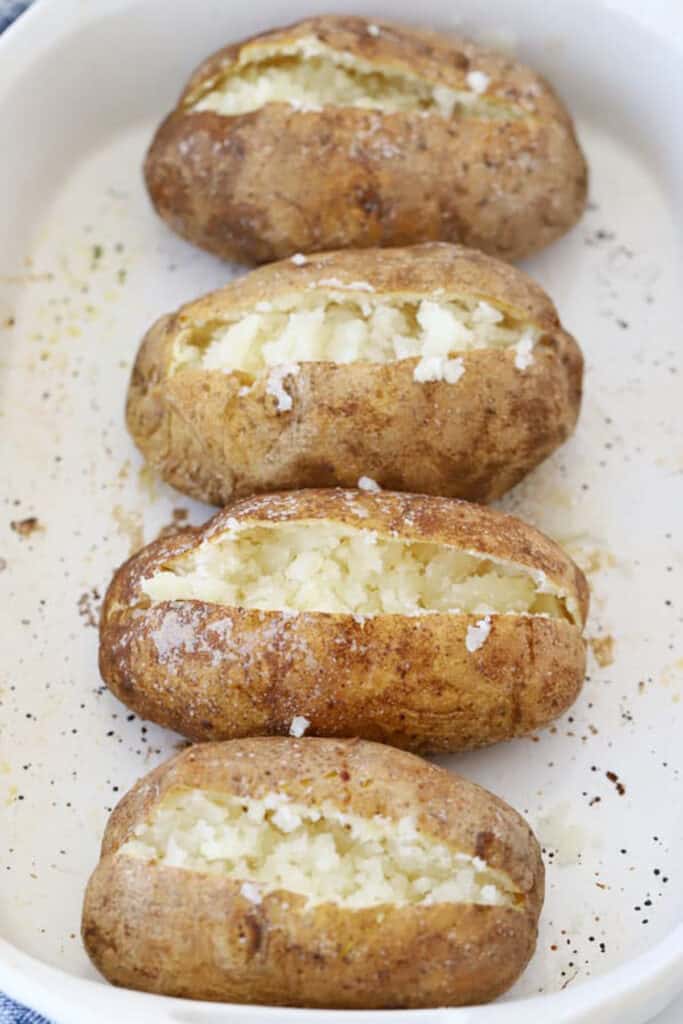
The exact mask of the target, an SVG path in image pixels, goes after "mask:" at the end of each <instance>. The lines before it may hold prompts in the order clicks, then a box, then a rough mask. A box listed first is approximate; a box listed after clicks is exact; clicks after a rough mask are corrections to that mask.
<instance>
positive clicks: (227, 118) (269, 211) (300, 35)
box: [144, 17, 587, 263]
mask: <svg viewBox="0 0 683 1024" xmlns="http://www.w3.org/2000/svg"><path fill="white" fill-rule="evenodd" d="M144 174H145V180H146V183H147V188H148V191H149V194H150V197H151V200H152V203H153V204H154V207H155V208H156V210H157V212H158V213H159V214H160V215H161V217H163V219H164V220H165V221H166V222H167V224H169V226H170V227H172V228H173V229H174V230H175V231H177V232H178V233H179V234H180V235H182V236H183V237H184V238H187V239H188V240H189V241H191V242H193V243H194V244H195V245H199V246H201V247H202V248H204V249H208V250H209V251H210V252H213V253H216V255H218V256H221V257H223V258H224V259H230V260H239V261H243V262H247V263H265V262H269V261H271V260H277V259H281V258H283V257H285V256H290V255H292V254H293V253H296V252H312V251H319V250H324V249H335V248H349V247H355V248H365V247H368V246H379V245H382V246H384V245H410V244H413V243H415V242H425V241H446V242H462V243H464V244H466V245H471V246H474V247H476V248H479V249H483V250H484V251H486V252H489V253H491V254H493V255H496V256H500V257H502V258H504V259H507V260H517V259H521V258H522V257H524V256H528V255H529V254H530V253H532V252H534V251H536V250H538V249H540V248H542V247H543V246H544V245H547V244H548V243H549V242H552V241H553V239H555V238H557V237H558V236H560V235H562V234H564V233H565V232H566V231H567V230H568V229H569V228H570V227H571V226H572V225H573V224H574V222H575V221H576V220H577V219H578V217H579V216H580V214H581V212H582V210H583V208H584V204H585V199H586V183H587V171H586V163H585V160H584V158H583V154H582V153H581V150H580V148H579V144H578V142H577V139H576V136H575V134H574V128H573V125H572V121H571V118H570V116H569V114H568V113H567V111H566V110H565V108H564V107H563V105H562V103H561V102H560V101H559V99H558V98H557V96H556V95H555V93H554V92H553V91H552V89H551V88H550V86H549V85H548V84H547V83H546V82H545V81H544V80H543V79H542V78H541V77H540V76H539V75H537V74H536V73H535V72H533V71H532V70H531V69H530V68H527V67H525V66H524V65H522V64H519V63H517V62H516V61H513V60H511V59H509V58H507V57H504V56H501V55H499V54H496V53H493V52H492V51H490V50H487V49H484V48H482V47H481V46H478V45H477V44H475V43H473V42H469V41H466V40H464V39H460V38H457V37H455V36H450V35H447V34H445V33H440V34H438V35H437V34H436V33H434V32H426V31H422V30H416V29H412V28H408V27H406V26H401V25H396V24H389V23H386V22H384V21H376V22H369V21H367V20H366V19H364V18H354V17H320V18H309V19H307V20H306V21H302V22H299V23H298V24H296V25H292V26H290V27H288V28H282V29H278V30H275V31H272V32H267V33H264V34H262V35H259V36H255V37H254V38H252V39H248V40H246V41H244V42H241V43H236V44H233V45H230V46H227V47H225V48H224V49H222V50H220V51H219V52H218V53H216V54H215V55H214V56H212V57H209V59H208V60H206V61H205V62H204V63H203V64H202V65H201V66H200V67H199V68H198V69H197V70H196V71H195V72H194V74H193V75H192V77H191V78H190V81H189V82H188V84H187V86H186V87H185V89H184V91H183V93H182V95H181V96H180V99H179V101H178V104H177V106H176V107H175V109H174V110H173V111H172V112H171V114H169V116H168V117H167V118H166V119H165V121H163V123H162V124H161V126H160V127H159V129H158V130H157V132H156V135H155V136H154V139H153V141H152V144H151V146H150V149H149V152H148V153H147V157H146V160H145V166H144Z"/></svg>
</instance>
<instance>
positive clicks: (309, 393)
mask: <svg viewBox="0 0 683 1024" xmlns="http://www.w3.org/2000/svg"><path fill="white" fill-rule="evenodd" d="M582 373H583V359H582V356H581V352H580V350H579V348H578V346H577V344H576V342H575V341H574V339H573V338H572V337H571V336H570V335H569V334H567V333H566V331H564V330H563V328H562V325H561V324H560V322H559V319H558V316H557V312H556V310H555V307H554V306H553V304H552V302H551V301H550V299H549V298H548V297H547V295H545V293H544V292H543V291H542V290H541V289H540V288H539V287H538V285H536V284H535V283H534V282H533V281H532V280H531V279H530V278H528V277H527V276H526V275H525V274H523V273H522V272H521V271H519V270H516V269H515V268H513V267H511V266H509V265H507V264H504V263H502V262H500V261H498V260H494V259H492V258H491V257H487V256H485V255H483V254H482V253H478V252H474V251H472V250H468V249H464V248H462V247H460V246H451V245H446V244H438V243H433V244H427V245H421V246H414V247H412V248H408V249H373V250H360V251H355V252H335V253H326V254H323V255H318V256H315V257H311V258H310V259H309V258H307V257H304V256H300V257H299V258H297V259H295V260H287V261H284V262H282V263H279V264H274V265H271V266H269V267H264V268H262V269H260V270H256V271H253V272H252V273H251V274H248V275H247V276H246V277H243V278H241V279H239V280H236V281H233V282H232V283H230V284H228V285H227V286H226V287H225V288H222V289H220V290H219V291H216V292H213V293H211V294H209V295H206V296H204V297H203V298H200V299H197V300H196V301H194V302H190V303H188V304H187V305H185V306H183V307H182V308H181V309H180V310H178V312H177V313H175V314H173V315H171V316H165V317H162V318H161V319H160V320H159V321H157V323H156V324H155V325H154V326H153V327H152V328H151V329H150V331H149V332H148V333H147V335H146V337H145V338H144V340H143V342H142V346H141V348H140V351H139V353H138V357H137V360H136V363H135V367H134V370H133V373H132V378H131V383H130V389H129V393H128V404H127V421H128V427H129V430H130V432H131V434H132V436H133V438H134V439H135V441H136V443H137V445H138V447H139V448H140V450H141V451H142V452H143V454H144V455H145V457H146V459H147V460H148V461H149V463H150V464H151V465H152V466H153V467H155V468H156V469H157V470H158V471H159V472H160V474H161V476H162V477H163V478H164V479H165V480H166V481H167V482H168V483H170V484H172V485H173V486H175V487H177V488H178V489H179V490H181V491H184V492H186V493H187V494H190V495H192V496H193V497H195V498H199V499H200V500H203V501H207V502H209V503H212V504H216V505H226V504H228V503H229V502H230V501H232V500H234V499H235V498H238V497H243V496H246V495H248V494H252V493H258V492H268V491H277V490H285V489H297V488H302V487H335V486H340V487H355V486H356V485H357V482H358V480H359V479H360V478H361V477H363V476H366V477H369V478H370V479H372V480H375V481H376V482H378V483H379V484H380V485H381V486H382V487H385V488H387V489H391V490H401V491H411V492H415V493H422V494H442V495H446V496H451V497H459V498H466V499H468V500H470V501H490V500H493V499H494V498H497V497H499V496H500V495H501V494H502V493H503V492H505V491H506V490H508V489H509V488H510V487H512V486H513V485H514V484H516V483H517V482H518V481H519V480H521V479H522V477H524V476H525V475H526V474H527V473H528V472H529V471H530V470H531V469H533V468H534V467H535V466H537V465H538V464H539V463H540V462H541V461H542V460H543V459H545V458H546V457H547V456H548V455H549V454H550V453H551V452H553V451H554V450H555V449H556V448H557V447H558V446H559V445H560V444H562V442H563V441H565V440H566V438H567V437H568V436H569V435H570V434H571V432H572V430H573V429H574V426H575V423H576V419H577V416H578V412H579V406H580V402H581V384H582Z"/></svg>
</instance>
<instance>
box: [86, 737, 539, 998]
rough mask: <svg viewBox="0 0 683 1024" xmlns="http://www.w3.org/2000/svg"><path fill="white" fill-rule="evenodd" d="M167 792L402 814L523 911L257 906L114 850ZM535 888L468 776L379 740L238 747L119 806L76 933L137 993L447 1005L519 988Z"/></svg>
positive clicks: (210, 880)
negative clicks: (489, 873) (493, 872)
mask: <svg viewBox="0 0 683 1024" xmlns="http://www.w3.org/2000/svg"><path fill="white" fill-rule="evenodd" d="M177 787H199V788H204V789H207V790H211V791H213V792H226V793H233V794H239V795H244V796H250V797H259V796H264V795H265V794H266V793H267V792H269V791H272V790H273V789H276V790H278V791H279V792H285V793H287V794H288V795H289V796H290V797H291V798H292V799H293V800H296V801H303V802H305V803H314V804H319V803H320V802H322V801H328V800H329V801H331V802H332V803H333V804H335V805H336V806H337V807H339V808H340V809H342V810H344V811H348V812H351V813H354V814H360V815H363V816H371V815H373V814H380V815H383V816H385V817H388V818H390V819H394V820H398V819H400V818H401V817H403V816H405V815H412V816H414V817H415V819H416V824H417V827H418V828H419V829H420V830H421V831H423V832H426V833H427V834H429V835H432V836H434V837H435V838H437V839H439V840H441V841H443V842H446V843H448V844H449V845H452V846H454V847H455V848H456V849H458V850H461V851H463V852H465V853H469V854H470V855H476V856H479V857H481V858H483V859H484V860H485V861H486V862H487V864H488V865H489V866H490V867H492V868H497V869H499V870H501V871H503V872H505V873H507V874H508V876H509V877H510V879H511V880H512V882H513V883H514V885H515V886H516V888H517V889H518V890H519V894H520V895H519V897H518V899H519V902H518V904H517V905H516V906H506V907H501V906H495V907H494V906H481V905H475V904H462V903H461V904H458V903H436V904H433V905H429V906H425V905H419V904H418V905H407V906H396V905H391V904H383V905H381V906H375V907H368V908H364V909H353V910H349V909H347V908H343V907H339V906H338V905H335V904H333V903H325V904H320V905H317V906H316V905H313V906H311V907H310V908H308V909H307V908H306V905H305V904H306V901H305V899H304V897H302V896H300V895H298V894H294V893H291V892H287V891H285V890H278V891H274V892H271V893H267V894H265V895H264V897H263V899H262V902H261V903H260V904H255V903H253V902H250V901H248V900H247V899H245V897H244V896H242V895H241V894H240V888H241V881H240V880H239V879H230V878H221V877H218V876H216V875H208V874H200V873H199V872H194V871H187V870H184V869H182V868H171V867H165V866H158V865H156V866H155V865H153V864H147V863H146V862H144V861H142V860H136V859H133V858H132V857H129V856H127V855H120V854H118V855H117V851H118V849H119V847H120V846H121V845H122V844H123V843H124V842H125V841H126V840H127V839H128V838H129V837H130V836H131V833H132V831H133V829H134V827H135V825H136V824H138V823H141V822H143V821H145V820H146V819H147V818H148V817H149V815H150V813H151V811H152V808H153V807H154V805H155V804H156V803H157V802H158V801H160V800H161V799H162V798H163V796H164V794H165V793H166V792H168V791H169V790H170V789H174V788H177ZM543 889H544V871H543V862H542V860H541V856H540V851H539V847H538V843H537V841H536V839H535V837H534V835H533V833H532V832H531V830H530V829H529V826H528V825H527V824H526V822H525V821H524V819H523V818H521V817H520V815H519V814H517V813H516V812H515V811H513V810H512V808H511V807H509V806H508V805H507V804H505V803H503V801H502V800H499V799H498V798H497V797H495V796H493V795H492V794H491V793H488V792H487V791H486V790H484V789H481V788H480V787H479V786H476V785H474V783H471V782H468V781H467V780H466V779H463V778H460V777H458V776H454V775H450V774H449V773H448V772H446V771H444V770H443V769H441V768H437V767H435V766H434V765H430V764H427V763H426V762H424V761H421V760H420V759H419V758H417V757H413V756H412V755H410V754H406V753H403V752H401V751H398V750H393V749H391V748H389V747H383V746H380V745H379V744H375V743H366V742H362V741H359V740H346V741H341V742H340V741H335V740H316V739H305V740H302V741H296V740H292V739H273V738H270V739H267V738H261V739H246V740H239V741H233V742H231V743H220V744H218V743H216V744H213V743H212V744H205V745H203V746H199V747H196V746H195V747H192V748H190V749H189V750H186V751H184V752H183V753H181V754H179V755H177V756H176V757H174V758H172V759H171V760H170V761H168V762H167V763H166V764H163V765H161V766H160V767H159V768H157V769H156V770H155V771H153V772H152V773H151V774H150V775H148V776H146V778H144V779H142V780H141V781H140V782H138V784H137V785H136V786H135V787H134V788H133V789H132V790H131V791H130V793H128V794H127V795H126V796H125V797H124V798H123V800H122V801H121V802H120V803H119V805H118V807H116V809H115V810H114V812H113V814H112V815H111V817H110V819H109V823H108V825H107V830H106V832H105V835H104V840H103V843H102V856H101V860H100V862H99V864H98V866H97V868H96V870H95V872H94V874H93V875H92V877H91V879H90V882H89V884H88V888H87V891H86V895H85V903H84V908H83V923H82V935H83V941H84V943H85V947H86V949H87V951H88V954H89V956H90V957H91V959H92V961H93V963H94V964H95V965H96V967H97V968H98V969H99V970H100V971H101V972H102V974H104V975H105V977H106V978H108V979H109V981H111V982H113V983H114V984H116V985H123V986H126V987H129V988H136V989H143V990H144V991H147V992H158V993H163V994H165V995H172V996H184V997H188V998H191V999H210V1000H224V1001H226V1002H239V1003H267V1004H275V1005H305V1006H311V1007H340V1008H358V1009H363V1008H368V1009H369V1008H381V1007H383V1008H392V1007H420V1006H445V1005H449V1006H457V1005H461V1004H464V1003H482V1002H486V1001H488V1000H490V999H493V998H495V997H496V996H497V995H500V993H501V992H503V991H505V989H507V988H508V987H509V986H510V985H512V984H513V982H514V981H515V980H516V979H517V977H518V976H519V974H520V973H521V971H522V970H523V969H524V967H525V965H526V964H527V962H528V961H529V958H530V957H531V955H532V953H533V950H534V947H535V944H536V936H537V925H538V917H539V914H540V911H541V906H542V903H543Z"/></svg>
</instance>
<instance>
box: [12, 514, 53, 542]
mask: <svg viewBox="0 0 683 1024" xmlns="http://www.w3.org/2000/svg"><path fill="white" fill-rule="evenodd" d="M10 526H11V528H12V529H13V530H14V532H15V533H18V534H19V536H20V537H31V536H32V535H33V534H34V533H37V532H39V531H40V530H44V529H45V527H44V526H43V524H42V523H41V521H40V519H38V517H37V516H27V518H26V519H13V520H12V521H11V523H10Z"/></svg>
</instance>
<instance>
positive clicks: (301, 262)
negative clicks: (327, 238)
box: [292, 252, 308, 267]
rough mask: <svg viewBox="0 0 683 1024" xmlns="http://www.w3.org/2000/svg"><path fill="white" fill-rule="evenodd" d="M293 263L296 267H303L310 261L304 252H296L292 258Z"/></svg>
mask: <svg viewBox="0 0 683 1024" xmlns="http://www.w3.org/2000/svg"><path fill="white" fill-rule="evenodd" d="M292 263H293V264H294V266H295V267H303V266H305V265H306V264H307V263H308V260H307V259H306V257H305V256H304V254H303V253H302V252H295V253H294V255H293V256H292Z"/></svg>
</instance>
